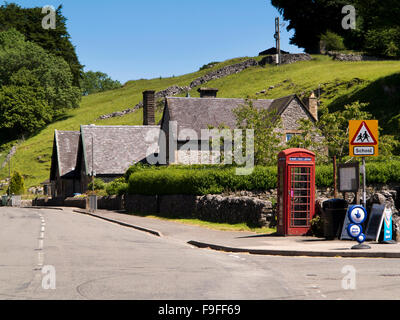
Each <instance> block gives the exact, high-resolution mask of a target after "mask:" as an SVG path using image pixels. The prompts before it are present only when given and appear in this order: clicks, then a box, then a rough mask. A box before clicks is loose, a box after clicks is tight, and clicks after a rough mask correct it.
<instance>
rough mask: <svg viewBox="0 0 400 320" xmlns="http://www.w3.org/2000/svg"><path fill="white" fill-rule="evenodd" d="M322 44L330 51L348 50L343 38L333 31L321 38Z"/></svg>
mask: <svg viewBox="0 0 400 320" xmlns="http://www.w3.org/2000/svg"><path fill="white" fill-rule="evenodd" d="M321 42H322V43H323V44H324V46H325V49H326V50H328V51H332V50H334V51H343V50H345V49H346V47H345V45H344V41H343V38H342V37H341V36H339V35H338V34H336V33H334V32H331V31H327V32H326V33H325V34H323V35H322V36H321Z"/></svg>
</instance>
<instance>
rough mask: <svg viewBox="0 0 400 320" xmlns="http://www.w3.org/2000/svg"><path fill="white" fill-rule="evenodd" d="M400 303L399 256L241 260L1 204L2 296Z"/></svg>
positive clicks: (77, 217) (67, 214)
mask: <svg viewBox="0 0 400 320" xmlns="http://www.w3.org/2000/svg"><path fill="white" fill-rule="evenodd" d="M399 298H400V259H363V258H358V259H354V258H310V257H277V256H258V255H249V254H232V253H225V252H217V251H212V250H208V249H199V248H194V247H191V246H189V245H187V244H185V243H183V242H180V241H177V240H174V239H171V238H166V237H161V238H160V237H156V236H153V235H151V234H148V233H144V232H141V231H138V230H134V229H131V228H126V227H123V226H120V225H117V224H113V223H110V222H107V221H103V220H100V219H96V218H93V217H90V216H85V215H81V214H76V213H72V211H61V210H39V209H18V208H0V300H8V299H12V300H15V299H17V300H20V299H22V300H25V299H29V300H30V299H34V300H36V299H40V300H43V299H44V300H50V299H51V300H54V299H55V300H64V299H68V300H71V299H72V300H74V299H79V300H81V299H89V300H99V299H100V300H103V299H107V300H109V299H118V300H138V299H140V300H165V299H167V300H175V299H176V300H188V299H190V300H209V299H216V300H231V299H238V300H248V299H252V300H253V299H255V300H270V299H306V300H316V299H399Z"/></svg>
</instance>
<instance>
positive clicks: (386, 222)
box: [383, 208, 393, 241]
mask: <svg viewBox="0 0 400 320" xmlns="http://www.w3.org/2000/svg"><path fill="white" fill-rule="evenodd" d="M392 227H393V218H392V209H390V208H385V211H383V241H391V240H392V238H393V234H392V231H393V229H392Z"/></svg>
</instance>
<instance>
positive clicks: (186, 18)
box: [9, 0, 302, 83]
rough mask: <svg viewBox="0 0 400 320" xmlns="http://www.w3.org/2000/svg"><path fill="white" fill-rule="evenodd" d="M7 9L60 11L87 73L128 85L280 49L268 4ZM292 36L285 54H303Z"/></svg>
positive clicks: (23, 1) (25, 1)
mask: <svg viewBox="0 0 400 320" xmlns="http://www.w3.org/2000/svg"><path fill="white" fill-rule="evenodd" d="M9 2H15V3H17V4H19V5H20V6H22V7H43V6H45V5H53V6H54V7H57V6H58V5H60V4H62V5H63V14H64V16H66V17H67V19H68V21H67V27H68V31H69V33H70V35H71V38H72V42H73V44H74V45H75V46H76V51H77V54H78V56H79V60H80V62H81V63H82V64H83V65H85V71H87V70H93V71H102V72H105V73H107V74H108V75H110V76H111V77H112V78H113V79H117V80H119V81H121V82H122V83H124V82H126V81H128V80H136V79H141V78H144V79H150V78H155V77H160V76H162V77H169V76H172V75H175V76H178V75H182V74H186V73H190V72H193V71H197V70H198V69H199V67H201V66H202V65H204V64H207V63H209V62H211V61H224V60H226V59H230V58H236V57H243V56H256V55H258V53H259V52H260V51H262V50H264V49H267V48H270V47H272V46H275V41H274V38H273V34H274V32H275V21H274V19H275V17H276V16H278V15H279V13H278V12H277V10H276V9H275V8H274V7H272V5H271V4H270V1H269V0H252V1H249V0H202V1H195V0H169V1H166V0H113V1H99V0H97V1H95V0H80V1H78V0H68V1H62V0H58V1H53V0H45V1H41V0H36V1H34V0H14V1H12V0H9ZM282 22H283V21H282ZM285 23H286V24H287V22H285ZM291 35H292V34H291V33H288V32H287V31H286V27H285V28H282V35H281V36H282V44H281V47H282V49H283V50H286V51H290V52H302V50H301V49H299V48H297V47H295V46H291V45H289V38H290V37H291Z"/></svg>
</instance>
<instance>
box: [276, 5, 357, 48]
mask: <svg viewBox="0 0 400 320" xmlns="http://www.w3.org/2000/svg"><path fill="white" fill-rule="evenodd" d="M271 3H272V5H273V6H274V7H275V8H277V9H278V11H279V13H280V14H281V15H282V16H283V17H284V19H285V20H286V21H289V25H288V26H287V30H288V31H290V30H293V31H294V35H293V37H292V38H291V39H290V43H291V44H294V45H297V46H299V47H301V48H304V49H305V51H306V52H308V53H318V52H319V42H320V37H321V35H322V34H325V33H326V32H327V31H328V30H330V31H331V32H334V33H337V34H339V35H345V31H346V30H344V29H343V28H342V19H343V17H344V16H343V15H342V13H341V12H342V8H343V7H344V6H345V5H347V4H349V3H348V1H347V0H312V1H311V0H307V1H301V4H299V2H298V1H293V0H271Z"/></svg>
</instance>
